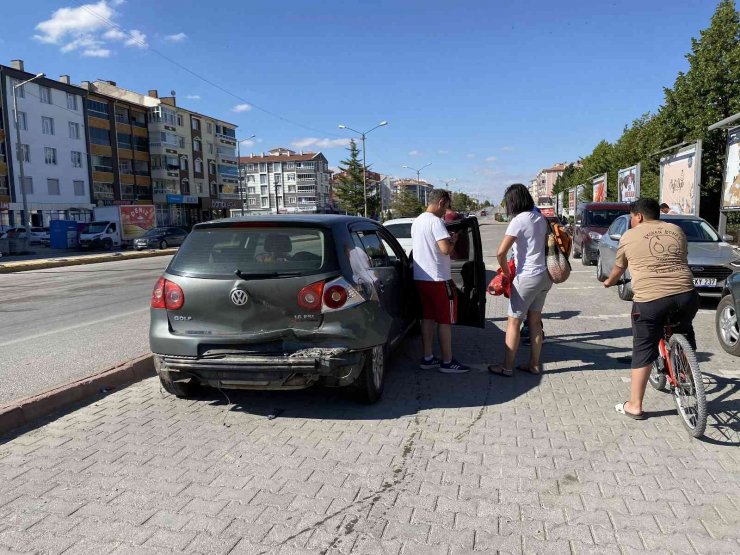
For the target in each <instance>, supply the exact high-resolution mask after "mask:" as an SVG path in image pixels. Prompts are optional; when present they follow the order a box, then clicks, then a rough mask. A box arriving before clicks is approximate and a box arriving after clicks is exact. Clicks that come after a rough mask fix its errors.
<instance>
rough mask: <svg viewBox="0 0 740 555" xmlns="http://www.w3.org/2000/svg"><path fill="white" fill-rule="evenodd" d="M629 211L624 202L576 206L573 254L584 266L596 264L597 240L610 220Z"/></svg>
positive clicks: (591, 203) (597, 253) (610, 222)
mask: <svg viewBox="0 0 740 555" xmlns="http://www.w3.org/2000/svg"><path fill="white" fill-rule="evenodd" d="M629 211H630V205H629V203H626V202H590V203H588V204H584V205H581V206H579V207H578V210H577V211H576V221H575V226H574V228H573V256H574V257H575V258H580V259H581V262H582V263H583V265H584V266H590V265H591V264H596V261H597V260H598V259H599V242H600V241H601V236H602V235H603V234H604V233H606V230H607V229H609V226H610V225H612V222H613V221H614V220H616V219H617V218H618V217H619V216H621V215H622V214H627V213H628V212H629Z"/></svg>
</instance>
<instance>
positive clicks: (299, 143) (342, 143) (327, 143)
mask: <svg viewBox="0 0 740 555" xmlns="http://www.w3.org/2000/svg"><path fill="white" fill-rule="evenodd" d="M349 142H350V139H317V138H316V137H306V138H305V139H298V140H296V141H293V142H292V143H290V144H291V145H293V146H294V147H295V148H309V147H318V148H340V147H346V146H348V145H349Z"/></svg>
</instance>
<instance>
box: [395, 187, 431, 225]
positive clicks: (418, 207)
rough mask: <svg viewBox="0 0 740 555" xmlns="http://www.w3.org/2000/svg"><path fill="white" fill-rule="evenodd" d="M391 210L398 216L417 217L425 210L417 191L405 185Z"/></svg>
mask: <svg viewBox="0 0 740 555" xmlns="http://www.w3.org/2000/svg"><path fill="white" fill-rule="evenodd" d="M391 210H393V215H394V216H395V217H396V218H415V217H416V216H418V215H419V214H421V213H422V212H423V211H424V206H423V205H422V204H421V201H419V197H417V196H416V193H414V192H413V191H410V190H409V189H408V188H407V187H403V188H402V190H401V191H400V192H399V193H398V194H397V195H396V198H395V199H394V200H393V204H392V205H391Z"/></svg>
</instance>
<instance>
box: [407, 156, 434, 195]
mask: <svg viewBox="0 0 740 555" xmlns="http://www.w3.org/2000/svg"><path fill="white" fill-rule="evenodd" d="M431 165H432V163H431V162H429V163H428V164H425V165H424V166H422V167H420V168H419V169H418V170H417V169H416V168H412V167H411V166H406V165H404V166H402V167H404V168H406V169H409V170H414V171H415V172H416V196H417V197H419V193H421V170H423V169H424V168H428V167H429V166H431ZM419 201H421V198H419ZM424 204H426V195H424Z"/></svg>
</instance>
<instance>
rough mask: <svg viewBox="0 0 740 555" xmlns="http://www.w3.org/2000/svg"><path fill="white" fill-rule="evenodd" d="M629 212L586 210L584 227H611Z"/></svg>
mask: <svg viewBox="0 0 740 555" xmlns="http://www.w3.org/2000/svg"><path fill="white" fill-rule="evenodd" d="M627 212H628V210H613V209H612V210H586V212H585V213H584V215H583V220H584V221H583V225H588V226H592V227H609V226H610V225H612V222H613V221H614V220H616V219H617V218H618V217H619V216H621V215H622V214H626V213H627Z"/></svg>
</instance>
